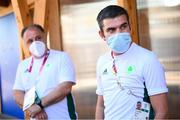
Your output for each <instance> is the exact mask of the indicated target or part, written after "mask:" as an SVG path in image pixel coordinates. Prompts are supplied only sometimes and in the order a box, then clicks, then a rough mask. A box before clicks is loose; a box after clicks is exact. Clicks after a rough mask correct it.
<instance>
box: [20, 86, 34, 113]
mask: <svg viewBox="0 0 180 120" xmlns="http://www.w3.org/2000/svg"><path fill="white" fill-rule="evenodd" d="M36 97H37V95H36V89H35V86H34V87H32V88H31V89H30V90H29V91H27V92H26V93H25V96H24V103H23V111H25V110H26V109H27V108H29V107H30V106H31V105H32V104H33V103H34V102H35V99H36Z"/></svg>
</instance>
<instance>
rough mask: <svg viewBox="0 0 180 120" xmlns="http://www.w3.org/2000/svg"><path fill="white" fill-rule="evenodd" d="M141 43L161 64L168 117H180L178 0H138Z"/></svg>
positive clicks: (179, 24)
mask: <svg viewBox="0 0 180 120" xmlns="http://www.w3.org/2000/svg"><path fill="white" fill-rule="evenodd" d="M137 7H138V18H139V19H138V21H139V33H140V34H139V36H140V44H141V45H142V46H144V47H145V48H148V49H150V50H152V51H154V52H155V53H156V54H157V56H158V57H159V60H160V62H161V63H162V64H163V65H164V68H165V71H166V73H165V74H166V79H167V84H168V87H169V94H168V99H169V104H170V110H169V111H170V118H180V114H179V110H180V104H179V98H180V47H179V46H180V32H179V31H180V1H179V0H137Z"/></svg>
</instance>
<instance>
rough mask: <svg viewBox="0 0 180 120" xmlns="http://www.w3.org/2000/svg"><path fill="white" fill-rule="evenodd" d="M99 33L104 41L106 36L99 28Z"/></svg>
mask: <svg viewBox="0 0 180 120" xmlns="http://www.w3.org/2000/svg"><path fill="white" fill-rule="evenodd" d="M99 35H100V37H101V38H102V39H103V40H104V41H106V39H105V36H104V32H103V31H102V30H99Z"/></svg>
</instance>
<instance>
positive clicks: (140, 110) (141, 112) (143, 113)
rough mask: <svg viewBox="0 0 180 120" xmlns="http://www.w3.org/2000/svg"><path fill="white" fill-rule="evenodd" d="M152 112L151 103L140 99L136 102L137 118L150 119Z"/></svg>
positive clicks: (139, 119)
mask: <svg viewBox="0 0 180 120" xmlns="http://www.w3.org/2000/svg"><path fill="white" fill-rule="evenodd" d="M149 113H150V104H149V103H147V102H144V101H138V102H137V104H136V113H135V119H136V120H148V119H149Z"/></svg>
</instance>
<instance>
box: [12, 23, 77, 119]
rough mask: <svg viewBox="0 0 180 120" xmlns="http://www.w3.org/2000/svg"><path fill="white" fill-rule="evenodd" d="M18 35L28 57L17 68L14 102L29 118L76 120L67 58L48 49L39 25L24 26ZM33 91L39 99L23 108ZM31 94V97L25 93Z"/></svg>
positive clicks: (73, 72)
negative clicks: (20, 36) (21, 39)
mask: <svg viewBox="0 0 180 120" xmlns="http://www.w3.org/2000/svg"><path fill="white" fill-rule="evenodd" d="M21 35H22V38H23V39H24V41H25V45H26V47H27V48H29V52H30V53H31V57H29V58H27V59H25V60H23V61H22V62H21V63H20V64H19V66H18V69H17V74H16V79H15V83H14V87H13V94H14V99H15V101H16V102H17V104H18V105H19V106H20V107H21V108H23V110H24V111H27V112H29V114H30V117H31V118H35V119H66V120H68V119H76V118H77V114H76V111H75V106H74V99H73V96H72V94H71V90H72V86H73V85H75V83H76V80H75V70H74V65H73V63H72V61H71V59H70V57H69V55H68V54H67V53H65V52H62V51H56V50H52V49H48V48H47V42H46V35H45V31H44V29H43V28H42V27H41V26H40V25H37V24H33V25H30V26H28V27H25V28H24V29H23V30H22V33H21ZM33 90H35V95H37V96H38V97H37V96H36V98H38V100H37V99H35V100H34V103H33V104H32V105H30V106H29V107H26V106H23V104H24V101H25V100H26V96H28V95H29V96H28V97H32V96H33V95H34V91H33ZM30 91H31V92H32V91H33V92H32V94H28V93H30ZM30 95H32V96H30ZM28 97H27V98H28ZM29 101H31V99H30V100H29ZM24 107H25V108H24Z"/></svg>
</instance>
